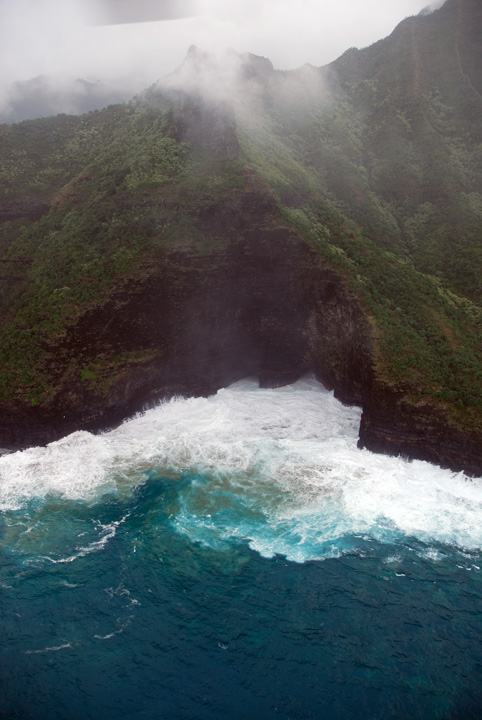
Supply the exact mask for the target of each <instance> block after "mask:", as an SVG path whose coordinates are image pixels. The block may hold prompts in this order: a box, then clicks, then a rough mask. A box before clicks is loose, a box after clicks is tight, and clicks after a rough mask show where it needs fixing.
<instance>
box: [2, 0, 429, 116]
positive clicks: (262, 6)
mask: <svg viewBox="0 0 482 720" xmlns="http://www.w3.org/2000/svg"><path fill="white" fill-rule="evenodd" d="M93 2H95V3H97V2H98V0H0V65H1V67H2V75H1V79H0V112H1V110H2V109H4V108H5V107H6V106H7V105H8V103H9V102H10V100H11V91H12V83H13V82H15V81H27V80H30V79H31V78H34V77H37V76H39V75H44V76H49V77H51V78H53V79H54V81H55V82H58V83H60V84H61V83H65V82H67V81H69V80H70V81H73V80H75V79H77V78H82V79H84V80H86V81H90V82H96V81H98V80H101V81H103V82H108V83H110V84H115V85H116V86H117V87H120V86H121V87H122V88H123V89H124V91H125V92H126V93H132V95H133V94H135V93H136V92H139V91H140V90H142V89H143V88H144V87H147V86H148V85H150V84H152V83H153V82H155V81H157V80H158V79H159V78H160V77H163V76H165V75H168V74H169V73H172V72H173V71H174V69H175V68H176V67H178V66H179V65H180V64H181V63H182V61H183V59H184V57H185V55H186V53H187V50H188V48H189V46H191V45H196V46H198V47H200V48H203V49H205V50H206V51H209V52H218V53H219V52H221V51H222V50H224V49H225V48H226V47H232V48H234V49H235V50H236V51H238V52H239V53H247V52H251V53H255V54H257V55H262V56H265V57H269V58H270V60H271V61H272V62H273V64H274V66H275V67H276V68H279V69H290V68H296V67H300V66H302V65H304V64H305V63H310V64H311V65H313V66H317V67H319V66H321V65H324V64H326V63H329V62H331V61H332V60H334V59H336V57H338V56H339V55H341V54H342V53H343V52H344V51H345V50H346V49H347V48H349V47H352V46H357V47H363V46H366V45H369V44H371V43H372V42H374V41H376V40H378V39H380V38H382V37H384V36H386V35H387V34H389V33H390V32H391V31H392V30H393V28H394V27H395V25H396V24H397V23H398V22H399V21H400V20H402V19H403V18H404V17H406V16H407V15H415V14H418V13H419V12H420V10H421V9H422V8H423V6H424V5H425V4H426V3H424V2H423V0H391V2H389V3H387V1H386V0H364V1H363V2H360V0H338V2H336V3H335V2H333V1H332V0H330V1H329V2H327V1H326V2H325V1H324V0H231V1H230V2H226V0H182V2H176V3H175V2H174V0H164V3H161V2H160V1H159V0H156V3H153V2H152V0H138V2H135V1H134V0H116V4H117V7H118V11H117V15H116V14H115V13H114V15H112V14H111V16H110V18H109V13H108V12H107V11H109V7H108V6H109V3H110V8H111V10H110V12H111V13H112V3H113V0H102V2H103V3H104V10H103V12H104V15H103V16H100V15H98V16H97V19H95V18H94V17H93V14H92V13H93V10H92V4H91V3H93ZM99 8H100V6H98V10H99ZM106 8H107V10H106ZM133 8H134V19H135V20H136V22H135V23H130V24H127V22H128V21H129V18H130V17H132V14H130V13H131V10H132V9H133ZM136 8H137V9H136ZM160 8H161V9H162V14H163V16H164V17H165V16H166V15H167V16H169V17H173V16H176V17H177V16H184V15H191V14H192V13H194V15H193V16H191V17H181V18H179V19H175V20H168V21H160V20H159V18H158V17H156V18H154V19H155V20H157V21H155V22H152V21H151V22H144V20H147V19H152V13H153V12H157V13H158V15H159V12H160ZM106 12H107V14H106ZM93 22H97V23H105V22H115V23H116V24H112V25H105V24H104V25H101V24H98V25H97V26H93V25H92V23H93Z"/></svg>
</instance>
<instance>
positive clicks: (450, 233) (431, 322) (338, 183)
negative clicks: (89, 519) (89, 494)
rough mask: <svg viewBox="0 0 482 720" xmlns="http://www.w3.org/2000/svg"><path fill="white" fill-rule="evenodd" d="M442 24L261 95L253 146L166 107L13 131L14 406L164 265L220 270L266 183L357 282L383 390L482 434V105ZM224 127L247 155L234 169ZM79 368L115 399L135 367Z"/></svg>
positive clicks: (198, 109)
mask: <svg viewBox="0 0 482 720" xmlns="http://www.w3.org/2000/svg"><path fill="white" fill-rule="evenodd" d="M439 16H442V17H441V20H437V22H438V23H441V24H439V25H437V26H436V25H435V20H433V18H435V15H434V16H433V17H432V16H427V17H426V18H420V19H418V20H415V21H414V20H409V21H406V23H405V24H404V25H403V26H401V28H399V31H397V34H396V35H395V36H394V37H393V38H390V41H384V42H383V43H378V44H376V45H374V46H372V47H371V48H368V49H367V50H364V51H361V52H359V51H355V50H352V51H349V52H348V53H347V54H346V55H345V56H343V57H342V58H341V59H340V60H339V61H338V62H337V63H335V64H334V68H332V69H331V70H330V72H331V75H330V74H329V75H328V76H325V75H323V73H322V71H313V73H312V75H310V76H309V77H308V80H307V79H306V77H304V76H303V75H302V74H298V75H297V74H296V73H278V74H277V75H274V76H273V77H272V78H270V79H268V80H267V79H263V78H261V79H259V81H258V82H257V84H256V82H254V81H252V82H251V83H248V84H247V85H246V88H245V92H246V97H245V98H243V102H244V105H243V112H242V113H240V114H239V116H238V118H237V126H236V129H235V126H234V121H233V122H232V127H231V125H230V123H231V120H229V118H228V120H226V117H225V116H224V115H223V113H224V110H223V108H217V109H209V110H208V109H206V107H205V106H203V103H202V101H200V100H199V101H198V100H196V99H193V98H191V99H189V98H187V97H186V96H183V95H182V94H180V95H179V97H177V96H176V95H175V94H172V93H171V94H170V95H169V96H163V95H162V94H158V95H156V94H155V93H152V92H151V93H150V94H148V95H147V96H146V98H147V99H145V100H144V101H138V102H133V103H130V104H126V105H119V106H111V107H109V108H107V109H106V110H103V111H101V112H98V111H96V112H93V113H89V114H88V115H85V116H82V117H76V118H72V117H68V116H57V117H55V118H48V119H45V120H38V121H28V122H23V123H19V124H17V125H12V126H11V127H7V126H0V154H1V158H2V163H1V171H0V184H1V187H2V193H1V194H0V219H1V220H2V222H1V224H0V273H1V275H2V276H3V280H2V282H1V283H0V318H1V330H0V366H1V368H2V373H1V375H0V397H1V398H2V399H3V400H8V399H17V400H18V399H19V400H21V401H26V402H28V403H30V404H31V405H37V404H39V403H42V402H44V401H46V400H48V399H49V398H51V397H52V396H53V394H54V393H55V385H56V382H57V380H58V378H57V376H56V372H57V369H56V367H57V363H56V359H57V358H56V353H57V351H58V347H59V345H60V344H61V343H60V340H61V339H62V338H64V339H65V337H67V336H68V333H69V329H70V328H71V327H73V325H74V324H75V322H76V320H77V319H78V318H79V317H81V316H82V314H83V313H85V312H86V311H87V310H89V309H92V308H95V307H96V306H98V305H99V304H101V303H102V302H103V301H104V300H106V299H107V298H109V297H110V295H111V293H112V291H113V289H114V288H115V287H116V286H117V285H118V284H119V283H122V282H125V280H126V279H128V278H135V277H136V275H137V274H139V273H142V271H143V270H142V268H143V267H145V265H146V263H151V264H152V263H155V262H156V259H159V258H160V257H162V256H164V255H165V254H167V253H171V252H173V251H175V252H190V253H195V254H197V255H199V256H206V255H208V256H210V255H212V256H213V257H214V255H215V253H216V252H217V251H218V250H219V249H220V248H222V247H223V245H225V244H226V243H227V242H228V240H229V237H228V236H229V233H230V228H229V227H227V225H226V220H225V219H224V220H223V212H224V209H225V208H226V207H229V206H230V204H234V206H236V203H238V206H239V205H240V203H241V200H242V198H243V195H244V194H246V193H247V189H248V184H249V182H250V180H249V179H247V178H248V177H251V178H255V182H256V183H257V184H258V185H257V186H258V187H259V192H260V193H261V194H264V196H266V197H268V198H270V201H272V204H273V208H274V210H273V213H274V214H275V215H276V218H275V217H274V215H273V222H274V221H276V222H278V223H282V224H285V225H289V226H291V227H293V228H295V229H296V231H297V232H298V233H299V234H300V235H301V236H303V237H304V238H305V239H306V241H307V242H308V243H310V244H311V245H312V247H314V248H316V249H317V251H318V252H319V253H320V255H321V256H322V257H323V258H324V261H325V263H326V264H327V265H328V266H330V267H332V268H333V269H335V270H336V271H337V272H338V273H340V274H341V275H343V276H344V277H345V278H346V282H347V283H348V284H349V285H350V287H351V290H352V292H353V293H354V294H355V295H356V296H357V297H358V299H359V302H360V305H361V307H362V308H363V309H364V311H365V313H366V315H367V317H368V318H369V319H370V322H371V323H372V326H373V328H374V337H375V339H376V348H375V355H376V357H375V360H376V370H377V372H378V374H379V377H380V378H382V379H383V381H384V382H385V383H388V384H389V385H390V386H393V387H396V388H398V389H399V390H400V391H401V392H402V393H404V394H405V396H406V397H407V398H410V399H411V400H412V401H413V402H419V401H425V400H429V401H430V402H432V403H434V404H436V405H438V406H440V407H441V408H443V409H444V411H445V412H446V413H448V414H449V415H450V416H451V417H452V419H453V420H454V421H456V422H457V423H458V424H459V425H461V426H464V427H468V428H471V429H473V428H478V429H481V428H482V361H481V358H482V309H481V305H480V303H481V297H482V243H481V238H482V170H481V168H482V122H481V118H482V100H481V99H480V96H478V94H477V93H476V92H475V91H474V90H472V89H471V88H470V87H469V86H468V85H467V81H466V76H465V74H463V73H462V75H461V74H460V71H459V69H458V66H459V65H460V59H459V58H457V56H456V49H455V48H454V44H453V42H452V41H451V40H450V38H451V35H452V32H453V30H452V25H451V24H450V22H448V21H447V19H446V18H445V16H443V14H441V13H439ZM334 71H336V82H334V81H333V79H332V78H333V77H335V75H334V74H333V73H334ZM330 78H331V79H330ZM203 113H204V115H203ZM206 113H207V114H206ZM218 117H219V118H222V120H219V122H220V123H221V125H222V124H223V123H224V125H223V127H224V130H223V132H226V133H227V134H228V135H229V133H231V132H232V136H233V138H234V140H233V142H234V145H233V146H237V145H236V144H237V143H239V152H237V153H236V152H233V151H231V150H230V151H229V152H228V151H227V150H223V146H222V142H225V140H222V138H221V139H220V137H221V136H219V135H218V134H217V133H218V130H217V129H216V128H217V127H218V126H217V125H216V122H217V120H216V122H214V120H213V118H218ZM223 137H224V136H223ZM229 142H230V141H229V138H228V140H226V143H228V144H229ZM216 143H219V147H217V146H216ZM226 147H227V145H226ZM276 208H277V210H276ZM213 217H214V218H217V221H216V222H214V221H211V219H212V218H213ZM213 228H214V229H213ZM234 235H235V232H234ZM231 238H232V233H231ZM64 361H65V362H67V364H68V363H69V362H70V364H71V366H72V368H74V370H75V377H76V378H77V379H79V378H80V381H81V382H82V384H83V385H84V386H85V387H87V388H89V389H90V390H92V391H94V392H98V393H101V394H105V393H106V392H108V389H109V383H110V382H111V379H109V378H111V377H112V376H113V375H115V373H116V372H117V371H118V370H119V372H120V369H121V368H122V365H123V363H125V362H127V361H129V362H134V363H135V362H136V358H135V357H129V358H128V357H127V356H125V357H121V356H119V357H117V356H116V357H115V358H113V357H110V358H109V357H99V358H94V359H92V358H90V359H89V358H87V359H85V358H84V359H82V362H80V361H79V364H76V363H77V362H78V359H76V358H70V359H67V360H65V358H64ZM65 362H64V366H65Z"/></svg>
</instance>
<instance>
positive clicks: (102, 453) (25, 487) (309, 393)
mask: <svg viewBox="0 0 482 720" xmlns="http://www.w3.org/2000/svg"><path fill="white" fill-rule="evenodd" d="M359 422H360V410H359V408H356V407H345V406H343V405H342V404H341V403H339V402H338V401H337V400H336V399H335V398H334V396H333V393H330V392H328V391H326V390H325V389H324V388H323V387H322V386H321V385H320V384H319V383H317V382H316V380H315V379H314V378H311V377H307V378H303V379H301V380H299V381H298V382H296V383H295V384H293V385H291V386H287V387H283V388H277V389H260V388H259V387H258V385H257V383H256V382H255V381H253V380H243V381H241V382H238V383H236V384H234V385H232V386H231V387H229V388H226V389H223V390H220V391H219V392H218V393H217V394H216V395H213V396H211V397H208V398H202V397H201V398H188V399H186V398H174V399H171V400H169V401H168V402H164V403H162V404H160V405H159V406H158V407H156V408H155V409H152V410H148V411H147V412H145V413H144V414H142V415H139V416H137V417H135V418H133V419H131V420H129V421H127V422H125V423H124V424H123V425H121V426H120V427H118V428H116V429H115V430H112V431H110V432H106V433H104V434H99V435H92V434H90V433H87V432H76V433H73V434H72V435H69V436H68V437H65V438H63V439H61V440H59V441H58V442H54V443H52V444H50V445H49V446H48V447H45V448H30V449H27V450H24V451H21V452H16V453H13V454H9V455H5V456H4V457H2V458H1V459H0V509H2V510H3V511H13V510H18V509H20V508H22V507H25V506H26V505H28V503H29V502H31V501H34V500H35V501H37V507H38V506H39V504H40V506H41V505H42V503H44V502H47V501H49V502H52V499H54V498H57V499H64V500H71V501H82V502H84V503H87V504H89V505H92V506H95V504H96V503H99V502H101V501H103V500H105V498H106V496H119V497H124V496H126V495H128V494H129V493H132V492H133V491H134V490H135V488H136V487H138V486H139V485H141V484H143V483H146V482H149V478H150V477H152V476H153V474H161V475H166V474H167V475H168V476H169V477H171V478H172V482H173V483H176V482H177V480H176V478H180V477H182V476H183V474H185V473H186V472H189V473H191V474H193V473H194V474H195V478H194V479H193V480H192V482H191V483H189V484H188V486H186V487H184V488H183V489H182V491H181V493H180V497H181V501H180V504H179V508H178V509H177V512H176V513H175V515H174V516H173V517H172V518H171V523H172V525H173V527H175V529H176V531H177V532H179V533H185V534H186V535H187V536H188V537H189V538H190V539H191V540H192V541H193V542H200V543H201V544H204V545H206V546H209V547H214V548H219V547H222V546H223V543H226V542H232V541H238V542H247V543H248V544H249V546H250V547H251V548H252V549H254V550H256V551H257V552H259V553H260V554H261V555H262V556H264V557H273V556H274V555H276V554H280V555H284V556H286V558H288V559H289V560H293V561H296V562H304V561H307V560H313V559H322V558H326V557H336V556H338V555H339V554H340V553H343V552H345V551H347V550H352V549H353V545H354V540H353V538H354V537H355V538H356V537H360V538H364V537H369V538H372V539H374V540H378V541H379V542H382V543H383V542H385V541H387V542H390V543H392V542H394V541H395V542H397V541H403V539H404V538H407V537H413V538H416V539H418V540H420V541H422V542H423V543H424V544H425V545H426V546H427V548H426V552H430V547H431V545H437V546H438V545H439V544H440V543H443V544H447V545H452V546H457V547H460V548H461V549H468V550H471V549H480V548H482V523H481V522H480V518H481V511H482V482H480V480H477V479H469V478H467V477H466V476H465V475H464V474H463V473H453V472H451V471H449V470H442V469H440V468H438V467H435V466H433V465H430V464H429V463H426V462H421V461H413V462H407V461H406V460H404V459H402V458H392V457H387V456H383V455H377V454H372V453H370V452H369V451H366V450H359V449H358V448H357V433H358V426H359ZM102 537H105V533H104V535H103V536H102ZM347 537H351V540H350V542H349V543H348V545H347V541H346V538H347ZM355 544H356V542H355ZM434 552H435V551H434ZM437 552H438V550H437Z"/></svg>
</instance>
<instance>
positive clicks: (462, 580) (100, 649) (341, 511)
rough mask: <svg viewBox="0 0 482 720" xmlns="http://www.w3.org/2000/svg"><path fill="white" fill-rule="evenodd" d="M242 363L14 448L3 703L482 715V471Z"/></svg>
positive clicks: (57, 714)
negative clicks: (246, 371)
mask: <svg viewBox="0 0 482 720" xmlns="http://www.w3.org/2000/svg"><path fill="white" fill-rule="evenodd" d="M358 420H359V411H358V410H356V409H353V408H344V407H342V406H341V405H339V403H337V402H336V401H335V400H334V399H333V397H332V395H330V394H329V393H327V392H326V391H324V390H323V388H321V387H320V386H319V385H317V384H316V383H315V382H314V381H313V380H310V379H305V380H303V381H300V382H298V383H296V384H295V385H293V386H291V387H288V388H282V389H278V390H259V389H257V388H256V386H255V384H254V383H252V382H250V381H243V382H242V383H238V384H237V385H235V386H233V387H232V388H228V389H227V390H223V391H221V392H220V393H218V394H217V395H216V396H215V397H213V398H209V399H202V398H199V399H196V400H174V401H172V402H170V403H166V404H165V405H162V406H161V407H159V408H157V409H156V410H153V411H149V412H148V413H146V415H144V416H142V417H138V418H136V419H134V420H132V421H131V422H129V423H126V424H125V425H123V426H122V427H121V428H119V429H117V430H116V431H114V432H112V433H109V434H106V435H102V436H96V437H94V436H91V435H89V434H87V433H76V434H74V435H73V436H70V437H69V438H65V439H64V440H62V441H60V442H59V443H54V444H52V445H51V446H50V447H49V448H47V449H40V448H36V449H32V450H29V451H26V452H24V453H16V454H14V455H9V456H5V457H4V458H2V459H1V461H0V479H1V484H0V502H1V508H2V512H1V515H0V530H1V534H0V539H1V542H0V591H1V594H0V598H1V613H2V614H1V617H2V625H1V630H0V632H1V641H0V717H1V718H35V719H37V718H38V719H39V720H40V719H42V720H43V719H44V718H45V719H47V718H48V719H49V720H50V719H51V718H62V719H64V718H65V719H66V720H67V719H68V720H71V719H77V718H79V720H80V719H81V718H82V720H83V719H85V718H95V719H97V718H104V717H109V718H136V719H137V718H139V719H141V718H142V719H147V718H149V719H150V718H169V719H171V718H172V719H176V718H193V719H202V720H204V718H206V719H209V720H211V719H212V720H214V719H215V718H216V719H217V718H240V719H244V718H285V719H288V718H291V719H295V718H327V719H330V720H331V719H332V718H333V719H338V718H340V719H345V718H363V719H369V718H380V719H382V718H383V719H384V718H421V719H423V720H426V719H427V720H430V719H432V718H433V719H435V718H440V719H443V720H449V719H450V720H459V719H460V720H461V719H462V718H474V719H475V718H480V717H481V715H482V682H481V680H482V651H481V648H482V644H481V639H482V638H481V635H482V631H481V623H480V611H481V595H482V584H481V583H482V570H481V568H482V551H481V548H482V527H481V526H482V523H481V522H480V520H481V510H482V485H481V484H480V481H479V482H477V481H470V480H468V479H467V478H465V477H464V476H463V475H461V474H458V475H456V474H453V473H450V472H449V471H442V470H440V469H438V468H434V467H432V466H430V465H428V464H425V463H418V462H414V463H405V462H403V461H401V460H399V459H393V458H385V457H382V456H376V455H372V454H370V453H368V452H366V451H359V450H357V449H356V428H357V423H358Z"/></svg>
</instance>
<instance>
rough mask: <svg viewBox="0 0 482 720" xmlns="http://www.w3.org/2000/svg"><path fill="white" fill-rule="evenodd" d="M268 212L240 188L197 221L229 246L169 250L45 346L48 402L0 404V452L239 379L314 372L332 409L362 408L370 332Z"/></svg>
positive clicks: (276, 379) (332, 276) (254, 193)
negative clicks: (52, 384)
mask: <svg viewBox="0 0 482 720" xmlns="http://www.w3.org/2000/svg"><path fill="white" fill-rule="evenodd" d="M273 210H274V203H273V201H272V200H271V199H270V198H269V197H268V196H266V195H263V194H260V193H259V191H258V190H257V189H256V188H254V189H251V190H250V191H248V192H245V193H244V194H243V196H242V197H241V198H237V201H236V202H234V203H233V206H232V207H231V208H226V207H225V208H222V209H219V211H218V212H214V213H210V215H209V217H207V218H205V219H204V221H203V222H204V224H205V225H206V227H211V228H212V229H214V228H215V229H216V230H217V231H218V232H219V230H220V229H221V230H223V229H224V230H226V232H229V233H230V234H231V238H230V242H229V243H227V244H226V245H224V246H223V247H221V248H219V249H217V250H215V251H213V252H211V253H209V254H207V255H203V254H200V253H199V252H196V250H194V249H192V248H191V249H186V250H184V251H180V250H174V251H173V252H170V253H168V254H166V255H165V256H164V257H162V258H160V259H158V260H157V261H156V262H150V263H146V264H144V265H143V266H142V268H141V269H139V271H138V272H137V274H136V277H135V278H132V279H131V280H124V281H121V282H119V283H118V285H117V286H116V287H115V288H114V289H113V291H112V292H111V294H110V296H109V298H108V299H107V300H106V301H105V302H104V303H102V304H101V305H97V306H96V307H95V308H92V309H91V310H88V311H86V312H85V313H84V314H83V315H82V316H81V317H80V318H79V319H78V320H77V321H76V322H75V324H74V325H73V326H71V327H70V328H69V330H68V332H67V333H66V334H65V336H64V337H63V339H61V340H60V341H58V342H57V345H56V354H55V360H54V362H53V367H52V372H53V373H55V375H56V388H57V391H56V393H55V395H54V397H52V398H51V400H50V401H49V402H48V403H44V404H43V405H42V406H41V407H39V408H37V407H28V406H27V405H24V406H23V407H20V406H19V405H18V404H17V405H16V406H11V407H10V408H9V409H8V412H7V413H4V414H3V417H2V421H1V423H0V438H1V439H0V443H1V444H3V445H5V444H6V445H9V446H16V445H20V446H21V445H25V444H31V443H34V444H39V443H45V442H48V441H51V440H53V439H56V438H57V437H59V436H61V435H63V434H65V433H67V432H70V431H73V430H76V429H89V430H98V429H103V428H105V427H108V426H111V425H115V424H117V423H118V422H120V421H121V420H122V419H124V418H125V417H127V416H129V415H130V414H133V413H135V412H137V411H139V410H141V409H142V408H143V407H146V406H147V405H149V404H151V403H153V402H156V401H157V400H159V399H162V398H165V397H169V396H173V395H176V394H183V395H199V394H205V395H207V394H210V393H213V392H215V391H216V390H218V389H219V388H221V387H223V386H226V385H228V384H230V383H231V382H234V381H236V380H238V379H240V378H242V377H246V376H256V377H257V378H258V379H259V382H260V384H261V385H263V386H269V387H275V386H279V385H284V384H287V383H290V382H293V381H295V380H296V379H297V378H299V377H300V376H301V375H302V374H303V373H304V372H307V371H314V372H315V373H316V375H317V377H318V378H319V379H320V380H321V381H322V382H324V384H325V385H327V386H328V387H331V388H332V387H334V388H335V392H336V394H337V396H338V397H339V398H340V399H341V400H343V401H344V402H347V403H362V401H363V393H364V385H365V383H366V382H367V381H368V380H369V378H370V377H371V337H370V327H369V325H368V323H367V322H366V321H364V319H363V314H362V312H361V310H360V308H359V307H358V305H357V302H356V299H355V298H354V297H353V296H352V295H351V294H350V292H349V291H348V290H347V288H346V287H345V284H344V281H343V278H342V277H341V276H340V275H338V274H337V273H335V272H334V271H333V270H331V269H330V268H328V267H327V266H326V265H325V264H324V263H323V262H322V260H321V259H320V257H319V255H318V254H317V253H316V252H315V251H314V250H313V249H312V248H311V247H310V246H309V245H308V244H307V243H306V242H305V241H303V240H302V239H301V238H300V237H299V236H298V235H297V234H296V233H295V232H294V231H293V230H291V229H289V228H287V227H283V226H280V225H276V224H275V223H274V222H273V217H272V213H273ZM250 218H251V221H250ZM254 218H256V225H257V227H256V229H254V228H253V226H254V225H255V223H254ZM73 358H75V363H73V362H72V359H73ZM109 358H111V359H112V358H116V359H117V360H116V361H109V360H108V359H109ZM96 368H101V369H100V370H99V371H98V372H96Z"/></svg>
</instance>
